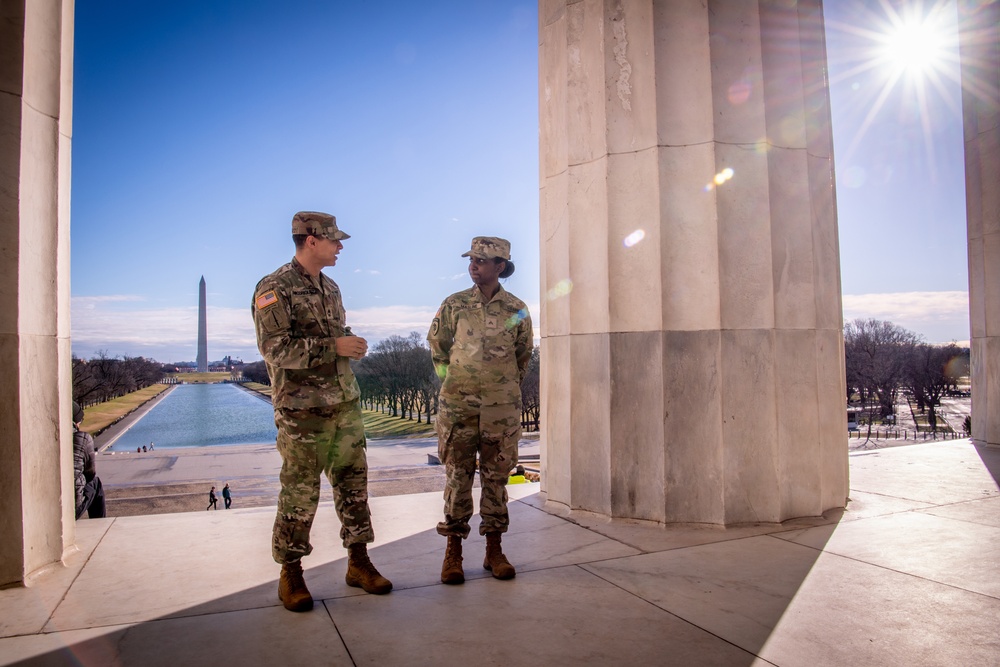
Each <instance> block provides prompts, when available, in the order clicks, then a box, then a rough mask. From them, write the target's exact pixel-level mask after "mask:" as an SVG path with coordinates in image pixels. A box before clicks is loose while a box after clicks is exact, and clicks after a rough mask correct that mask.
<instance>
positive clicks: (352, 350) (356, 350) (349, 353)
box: [336, 336, 368, 359]
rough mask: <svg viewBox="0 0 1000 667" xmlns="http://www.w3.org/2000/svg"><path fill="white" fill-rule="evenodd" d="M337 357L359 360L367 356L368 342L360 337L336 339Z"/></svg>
mask: <svg viewBox="0 0 1000 667" xmlns="http://www.w3.org/2000/svg"><path fill="white" fill-rule="evenodd" d="M336 346H337V356H339V357H350V358H351V359H360V358H362V357H363V356H365V355H366V354H368V341H366V340H365V339H364V338H361V337H360V336H342V337H341V338H337V339H336Z"/></svg>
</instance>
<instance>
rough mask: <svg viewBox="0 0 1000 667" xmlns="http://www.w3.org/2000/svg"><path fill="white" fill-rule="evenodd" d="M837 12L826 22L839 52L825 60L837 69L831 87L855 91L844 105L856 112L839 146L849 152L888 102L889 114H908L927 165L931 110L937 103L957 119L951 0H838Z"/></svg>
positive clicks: (955, 45)
mask: <svg viewBox="0 0 1000 667" xmlns="http://www.w3.org/2000/svg"><path fill="white" fill-rule="evenodd" d="M838 2H844V3H845V5H841V7H842V8H843V7H846V8H847V9H846V10H845V11H842V12H839V13H838V15H839V16H841V20H840V21H832V22H828V23H827V29H828V30H831V31H835V32H836V33H838V36H839V40H838V41H839V42H840V44H841V48H840V51H839V53H840V56H839V58H838V59H837V60H836V61H833V60H831V66H836V69H837V70H839V73H838V74H837V75H836V76H831V78H830V84H831V86H836V85H839V84H841V83H849V84H850V86H851V88H852V90H854V91H858V92H857V94H855V95H854V96H853V97H851V104H852V105H853V107H854V108H855V109H856V111H857V114H858V115H859V117H860V116H863V119H861V120H860V122H859V123H858V124H857V125H856V128H857V129H856V132H855V134H854V137H853V139H852V141H851V142H850V144H849V146H848V147H847V150H846V153H845V155H846V157H848V158H849V157H850V156H851V155H852V154H853V153H854V151H855V150H856V149H857V148H858V146H859V145H860V144H861V142H862V141H863V139H864V137H865V135H866V133H867V132H868V130H869V129H870V128H871V127H872V126H873V125H874V123H875V121H876V118H878V117H879V116H880V115H881V114H882V113H883V111H884V110H885V109H886V108H887V107H888V108H891V109H892V110H894V113H895V114H896V115H897V117H903V116H907V117H912V118H916V119H917V122H918V123H919V125H920V128H921V133H922V134H923V139H924V141H923V143H924V145H925V148H926V150H927V152H928V160H929V161H930V163H931V164H933V141H932V136H931V135H932V127H933V125H934V124H935V122H937V121H936V120H935V119H932V118H931V116H932V114H933V113H935V111H936V110H937V112H938V113H940V109H941V108H942V105H943V107H944V108H945V109H947V112H949V113H951V114H952V115H953V117H955V118H961V115H962V114H961V110H960V108H959V105H958V101H957V100H956V99H953V98H954V95H952V94H951V93H950V92H949V91H950V90H951V89H953V88H954V85H955V84H960V72H959V67H958V29H957V23H956V19H957V14H956V7H955V4H954V0H929V1H926V2H925V0H907V1H906V2H898V3H897V2H889V0H838Z"/></svg>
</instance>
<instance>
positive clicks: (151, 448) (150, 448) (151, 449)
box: [149, 440, 153, 451]
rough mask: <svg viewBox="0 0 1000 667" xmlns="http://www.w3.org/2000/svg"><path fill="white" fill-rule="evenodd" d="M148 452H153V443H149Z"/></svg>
mask: <svg viewBox="0 0 1000 667" xmlns="http://www.w3.org/2000/svg"><path fill="white" fill-rule="evenodd" d="M149 451H153V441H152V440H150V441H149Z"/></svg>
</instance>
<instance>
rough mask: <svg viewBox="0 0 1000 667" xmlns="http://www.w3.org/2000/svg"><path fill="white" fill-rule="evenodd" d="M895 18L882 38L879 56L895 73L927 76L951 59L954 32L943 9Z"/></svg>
mask: <svg viewBox="0 0 1000 667" xmlns="http://www.w3.org/2000/svg"><path fill="white" fill-rule="evenodd" d="M893 18H894V19H895V20H894V21H893V22H892V23H893V25H892V27H891V28H890V29H889V30H888V31H887V32H886V33H885V35H884V36H882V37H881V39H879V41H880V42H881V44H882V48H881V51H882V53H881V54H880V56H881V58H880V59H881V60H883V61H884V62H885V63H886V64H888V65H889V66H890V68H892V69H894V70H895V72H894V74H896V75H898V74H902V73H906V74H909V75H910V76H925V75H928V74H932V73H934V72H936V71H938V70H940V69H941V67H942V65H944V63H945V62H946V61H947V59H948V46H949V39H950V38H951V37H952V35H953V31H952V30H949V28H948V26H947V25H945V23H944V21H943V20H942V15H941V12H933V13H930V14H927V15H926V16H917V15H911V16H907V17H905V18H904V17H900V16H898V15H897V16H895V17H893Z"/></svg>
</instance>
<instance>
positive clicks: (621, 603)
mask: <svg viewBox="0 0 1000 667" xmlns="http://www.w3.org/2000/svg"><path fill="white" fill-rule="evenodd" d="M850 463H851V501H850V503H849V505H848V508H847V510H846V511H843V512H835V513H830V514H828V515H827V516H825V517H815V518H809V519H798V520H793V521H789V522H786V523H784V524H781V525H774V524H769V525H749V526H742V527H737V528H729V529H721V528H715V527H698V526H669V527H666V528H664V527H662V526H658V525H654V524H649V523H643V522H637V521H622V520H608V519H605V518H602V517H598V516H596V515H590V514H582V513H576V512H568V511H559V509H558V508H557V507H552V506H551V505H550V506H548V507H546V506H545V501H544V498H543V496H542V494H541V493H540V490H539V487H538V485H537V484H527V485H521V486H514V487H510V489H511V493H512V497H513V498H514V501H513V502H512V503H511V514H512V521H511V524H512V530H511V533H509V534H508V536H507V538H506V539H505V547H506V551H507V553H508V554H509V556H510V558H511V561H512V562H513V563H514V564H515V565H517V567H518V575H517V577H516V578H515V579H514V580H512V581H508V582H502V581H496V580H494V579H492V578H490V577H489V576H488V573H487V572H485V571H484V570H482V568H481V567H480V560H479V559H480V558H481V557H482V549H483V541H482V538H480V537H478V536H477V534H476V530H475V528H474V531H473V535H474V537H473V538H471V539H470V540H469V541H468V542H467V543H466V561H465V565H466V572H467V576H468V580H467V582H466V583H465V584H464V585H462V586H444V585H442V584H440V582H439V580H438V577H439V573H440V565H441V557H442V553H443V546H444V540H443V539H442V538H441V537H439V536H438V535H437V534H436V533H435V532H434V523H435V521H436V520H437V517H438V514H439V512H440V509H441V501H440V497H439V494H437V493H424V494H413V495H404V496H392V497H382V498H375V499H373V503H372V505H373V514H374V517H375V520H376V534H377V542H376V543H375V544H374V545H373V546H372V548H371V553H372V558H373V561H374V562H375V563H376V564H377V566H378V567H379V568H380V569H381V571H382V572H383V573H384V574H386V575H387V576H388V577H389V578H391V579H392V580H393V582H394V584H395V590H394V591H393V592H392V593H391V594H390V595H387V596H371V595H366V594H364V593H362V592H360V591H359V590H358V589H353V588H349V587H348V586H347V585H346V584H345V583H344V580H343V575H344V571H345V568H346V565H345V551H344V550H343V548H342V547H341V546H340V544H339V540H338V539H337V537H336V535H337V528H338V526H337V520H336V516H335V514H334V511H333V507H332V504H331V503H324V504H323V506H322V507H321V508H320V512H319V514H318V517H317V523H316V526H315V528H314V531H313V536H314V544H315V551H314V553H313V555H312V556H310V557H309V558H308V559H307V560H306V581H307V583H308V585H309V587H310V589H311V590H312V593H313V595H314V597H316V598H317V600H318V601H319V603H318V604H317V607H316V608H315V609H314V610H313V611H312V612H310V613H305V614H293V613H290V612H287V611H285V610H284V609H283V608H282V607H281V606H280V603H279V602H278V600H277V595H276V579H277V574H278V568H277V566H276V565H275V564H274V563H273V562H272V561H271V557H270V553H269V548H268V541H269V540H268V537H269V530H270V525H271V521H272V518H273V508H257V509H243V510H233V511H230V512H212V513H208V512H203V513H187V514H166V515H157V516H142V517H124V518H117V519H102V520H94V521H90V520H84V521H80V522H79V525H78V536H79V540H78V547H79V550H78V551H77V552H75V553H73V554H71V555H70V556H69V557H68V558H67V563H66V567H60V568H58V569H57V570H55V571H52V572H50V573H48V574H46V575H43V576H41V577H39V578H38V579H37V580H35V582H34V585H32V586H31V587H29V588H14V589H7V590H2V591H0V664H3V665H12V664H19V665H81V664H82V665H111V664H119V665H144V666H145V665H219V664H232V665H236V664H249V665H254V664H298V665H314V664H317V665H318V664H323V665H330V664H332V665H374V664H379V665H459V664H462V665H466V664H469V665H529V664H530V665H578V664H601V665H606V664H629V665H646V664H658V665H780V666H782V667H785V666H793V665H808V666H810V667H815V666H817V665H846V664H856V665H862V664H863V665H904V664H905V665H995V664H1000V634H998V632H997V624H996V619H997V618H998V617H1000V490H998V479H1000V449H997V448H990V447H983V448H976V447H974V446H973V445H972V444H970V443H969V441H967V440H957V441H949V442H944V443H930V444H925V445H913V446H907V447H897V448H892V449H887V450H878V451H872V452H860V453H856V454H852V455H851V459H850Z"/></svg>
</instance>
